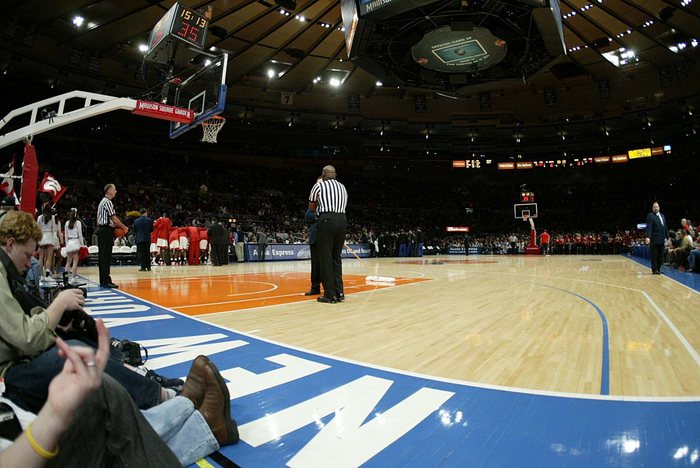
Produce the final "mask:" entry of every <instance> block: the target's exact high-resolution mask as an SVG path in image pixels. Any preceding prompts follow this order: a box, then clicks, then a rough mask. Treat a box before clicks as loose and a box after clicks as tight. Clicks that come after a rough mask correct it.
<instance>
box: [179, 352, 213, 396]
mask: <svg viewBox="0 0 700 468" xmlns="http://www.w3.org/2000/svg"><path fill="white" fill-rule="evenodd" d="M209 372H210V371H209V358H208V357H206V356H197V357H196V358H195V359H194V361H192V367H190V372H189V373H188V374H187V380H185V385H184V387H182V392H181V393H180V395H181V396H184V397H186V398H189V399H190V400H192V403H193V404H194V407H195V408H199V407H200V406H202V402H203V401H204V395H205V392H206V375H207V374H208V373H209Z"/></svg>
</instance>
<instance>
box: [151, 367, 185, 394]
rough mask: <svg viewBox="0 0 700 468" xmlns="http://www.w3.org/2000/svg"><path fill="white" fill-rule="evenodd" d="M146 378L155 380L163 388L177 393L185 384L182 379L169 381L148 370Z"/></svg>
mask: <svg viewBox="0 0 700 468" xmlns="http://www.w3.org/2000/svg"><path fill="white" fill-rule="evenodd" d="M146 377H148V378H149V379H151V380H155V381H156V382H158V383H159V384H160V386H161V387H163V388H172V389H173V390H175V391H176V392H177V393H180V392H181V391H182V389H183V387H184V386H185V382H184V381H183V380H182V379H170V378H168V377H164V376H162V375H158V374H156V373H155V372H154V371H152V370H148V371H147V372H146Z"/></svg>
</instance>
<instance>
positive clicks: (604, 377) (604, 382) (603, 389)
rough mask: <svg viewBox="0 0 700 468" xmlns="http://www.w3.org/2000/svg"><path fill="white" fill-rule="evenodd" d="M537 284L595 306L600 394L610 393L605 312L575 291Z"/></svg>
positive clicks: (608, 351)
mask: <svg viewBox="0 0 700 468" xmlns="http://www.w3.org/2000/svg"><path fill="white" fill-rule="evenodd" d="M534 284H536V285H538V286H544V287H545V288H550V289H556V290H557V291H562V292H565V293H567V294H571V295H572V296H576V297H578V298H579V299H582V300H584V301H586V302H588V303H589V304H590V305H592V306H593V308H595V310H597V311H598V315H599V316H600V320H601V322H603V369H602V371H601V375H600V394H601V395H610V349H609V345H608V320H607V319H606V318H605V314H604V313H603V311H602V310H601V309H600V307H598V306H597V305H596V304H595V303H594V302H593V301H591V300H590V299H587V298H585V297H583V296H582V295H580V294H576V293H575V292H572V291H569V290H566V289H561V288H557V287H554V286H550V285H548V284H542V283H534Z"/></svg>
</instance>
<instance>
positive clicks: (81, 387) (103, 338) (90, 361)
mask: <svg viewBox="0 0 700 468" xmlns="http://www.w3.org/2000/svg"><path fill="white" fill-rule="evenodd" d="M97 330H98V334H99V338H98V341H99V345H98V349H97V352H96V353H95V352H94V351H93V350H92V349H91V348H88V347H79V348H71V347H70V346H68V345H67V344H66V343H65V342H64V341H63V340H61V339H60V338H58V339H57V340H56V346H58V348H59V352H58V353H59V355H60V356H61V357H62V358H64V359H65V360H66V362H65V364H64V366H63V370H62V371H61V373H60V374H58V375H57V376H56V377H55V378H54V379H53V380H52V381H51V384H50V385H49V395H48V399H47V401H46V404H45V405H44V406H43V407H42V408H41V411H39V414H38V415H37V417H36V419H35V420H34V421H33V422H32V423H31V426H30V427H28V428H27V430H25V432H24V433H23V434H22V435H20V436H19V437H18V438H17V440H15V442H14V443H13V444H12V445H11V446H10V447H9V448H8V449H7V450H5V451H4V452H2V453H0V467H14V466H22V467H28V468H33V467H41V466H44V465H45V464H46V459H45V458H44V457H42V456H40V455H39V452H38V451H37V449H35V448H34V447H33V446H32V444H31V443H30V441H29V436H28V434H29V433H31V438H32V439H33V441H34V444H36V445H38V446H39V447H40V449H41V450H43V451H45V452H48V453H49V454H52V453H53V454H55V453H58V449H59V447H58V440H59V439H60V437H61V436H62V435H63V433H64V432H65V431H66V429H68V427H69V426H70V424H71V421H72V418H73V415H74V414H75V411H76V410H77V409H78V407H79V406H80V404H81V403H82V402H83V401H84V400H85V398H86V397H87V396H88V395H89V394H90V393H92V392H93V391H94V390H96V389H97V388H99V386H100V385H101V382H102V372H103V371H104V368H105V365H106V364H107V359H108V358H109V333H108V332H107V329H106V328H105V326H104V324H103V323H102V320H98V321H97ZM49 458H53V457H49Z"/></svg>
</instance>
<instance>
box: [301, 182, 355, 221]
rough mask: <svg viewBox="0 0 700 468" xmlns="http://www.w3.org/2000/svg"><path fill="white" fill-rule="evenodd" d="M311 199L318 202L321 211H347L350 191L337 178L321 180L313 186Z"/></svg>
mask: <svg viewBox="0 0 700 468" xmlns="http://www.w3.org/2000/svg"><path fill="white" fill-rule="evenodd" d="M309 201H310V202H317V203H318V212H319V213H345V207H346V206H347V204H348V192H347V190H345V186H344V185H343V184H341V183H340V182H338V181H337V180H335V179H328V180H320V181H318V182H316V183H315V184H314V186H313V187H311V194H310V195H309Z"/></svg>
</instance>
